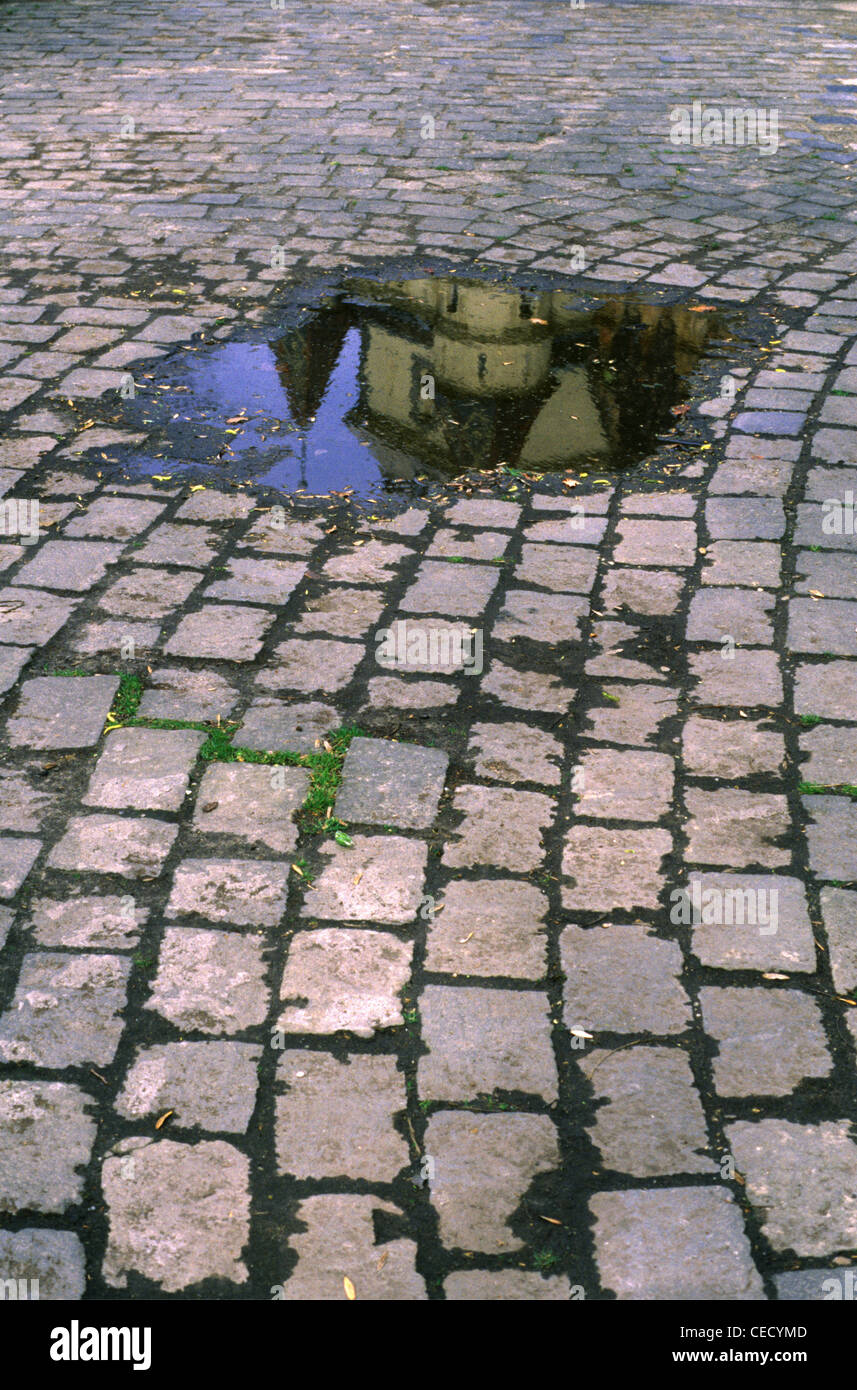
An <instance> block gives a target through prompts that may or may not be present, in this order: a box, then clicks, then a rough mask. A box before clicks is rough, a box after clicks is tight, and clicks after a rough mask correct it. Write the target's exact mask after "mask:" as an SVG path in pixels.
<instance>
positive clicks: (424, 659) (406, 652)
mask: <svg viewBox="0 0 857 1390" xmlns="http://www.w3.org/2000/svg"><path fill="white" fill-rule="evenodd" d="M375 645H376V650H375V661H376V662H377V664H378V665H379V666H381V667H383V668H384V670H386V671H409V672H418V671H421V672H432V673H435V674H437V675H458V674H462V675H468V676H470V675H472V676H478V675H481V673H482V655H483V642H482V630H481V629H480V628H473V627H470V626H469V625H468V624H467V623H450V622H447V621H445V620H444V619H443V618H397V619H396V620H395V621H394V622H393V623H392V624H391V625H390V626H389V627H380V628H378V630H377V631H376V633H375Z"/></svg>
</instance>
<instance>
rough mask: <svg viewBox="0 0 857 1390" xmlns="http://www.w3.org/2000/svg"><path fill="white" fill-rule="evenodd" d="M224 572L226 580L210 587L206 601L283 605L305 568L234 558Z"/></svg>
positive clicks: (216, 582) (277, 562) (302, 575)
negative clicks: (218, 600) (213, 599)
mask: <svg viewBox="0 0 857 1390" xmlns="http://www.w3.org/2000/svg"><path fill="white" fill-rule="evenodd" d="M226 569H227V578H226V579H218V580H216V581H215V582H214V583H213V584H209V585H208V588H207V589H205V590H204V597H205V598H209V599H211V598H216V599H225V600H226V601H227V602H232V603H272V604H285V603H287V602H288V599H289V596H290V595H291V594H292V593H293V592H294V590H295V589H296V588H297V586H298V584H299V583H300V582H301V580H302V579H303V577H304V574H305V572H306V566H305V565H302V564H294V563H291V564H290V563H289V562H288V561H286V560H249V559H247V558H245V557H242V556H237V555H236V556H233V557H232V558H231V559H230V560H228V561H227V564H226Z"/></svg>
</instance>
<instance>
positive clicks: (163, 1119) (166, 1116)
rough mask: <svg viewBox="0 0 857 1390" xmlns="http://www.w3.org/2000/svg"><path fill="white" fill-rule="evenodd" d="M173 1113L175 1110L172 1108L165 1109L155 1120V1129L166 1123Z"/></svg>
mask: <svg viewBox="0 0 857 1390" xmlns="http://www.w3.org/2000/svg"><path fill="white" fill-rule="evenodd" d="M175 1113H176V1112H175V1111H174V1110H165V1111H164V1113H163V1115H162V1116H161V1118H160V1119H159V1120H156V1121H155V1129H160V1128H161V1126H162V1125H164V1124H166V1122H167V1120H168V1119H169V1118H170V1116H171V1115H174V1114H175Z"/></svg>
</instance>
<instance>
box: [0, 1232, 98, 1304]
mask: <svg viewBox="0 0 857 1390" xmlns="http://www.w3.org/2000/svg"><path fill="white" fill-rule="evenodd" d="M0 1270H2V1273H3V1278H4V1279H7V1280H8V1279H16V1280H24V1281H25V1284H26V1287H27V1288H28V1289H32V1288H33V1287H34V1286H35V1287H36V1288H38V1298H39V1302H41V1303H56V1302H61V1301H65V1302H75V1303H76V1302H77V1301H78V1300H79V1299H81V1298H82V1297H83V1294H84V1290H85V1288H86V1260H85V1255H84V1250H83V1246H82V1245H81V1243H80V1241H79V1240H78V1238H77V1236H76V1235H74V1233H73V1232H72V1231H46V1230H41V1229H39V1228H33V1229H30V1230H23V1231H0Z"/></svg>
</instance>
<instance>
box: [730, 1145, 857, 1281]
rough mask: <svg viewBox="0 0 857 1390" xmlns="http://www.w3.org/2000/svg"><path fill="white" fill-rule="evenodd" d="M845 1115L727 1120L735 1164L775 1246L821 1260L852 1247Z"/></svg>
mask: <svg viewBox="0 0 857 1390" xmlns="http://www.w3.org/2000/svg"><path fill="white" fill-rule="evenodd" d="M850 1130H851V1126H850V1125H849V1123H848V1121H847V1120H840V1121H826V1122H824V1123H822V1124H818V1125H801V1124H793V1123H792V1122H791V1121H789V1120H760V1121H757V1122H750V1121H745V1120H740V1121H738V1122H737V1123H736V1124H732V1125H727V1127H726V1139H727V1142H728V1144H729V1146H730V1148H731V1150H732V1154H733V1156H734V1159H735V1166H736V1167H737V1169H738V1171H739V1172H740V1173H741V1174H742V1175H743V1177H744V1178H745V1180H746V1188H745V1191H746V1194H747V1198H748V1200H749V1201H750V1202H751V1204H752V1205H753V1206H754V1207H756V1208H758V1215H759V1218H760V1220H761V1223H762V1234H763V1235H764V1237H765V1238H766V1240H768V1241H770V1243H771V1245H772V1246H773V1247H774V1249H775V1250H793V1251H794V1252H795V1254H797V1255H806V1256H811V1257H813V1258H815V1259H823V1258H824V1257H825V1256H830V1255H833V1254H835V1253H836V1252H837V1251H839V1250H848V1251H850V1250H852V1249H853V1248H854V1246H855V1245H857V1144H855V1143H854V1140H853V1139H852V1138H851V1133H850Z"/></svg>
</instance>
